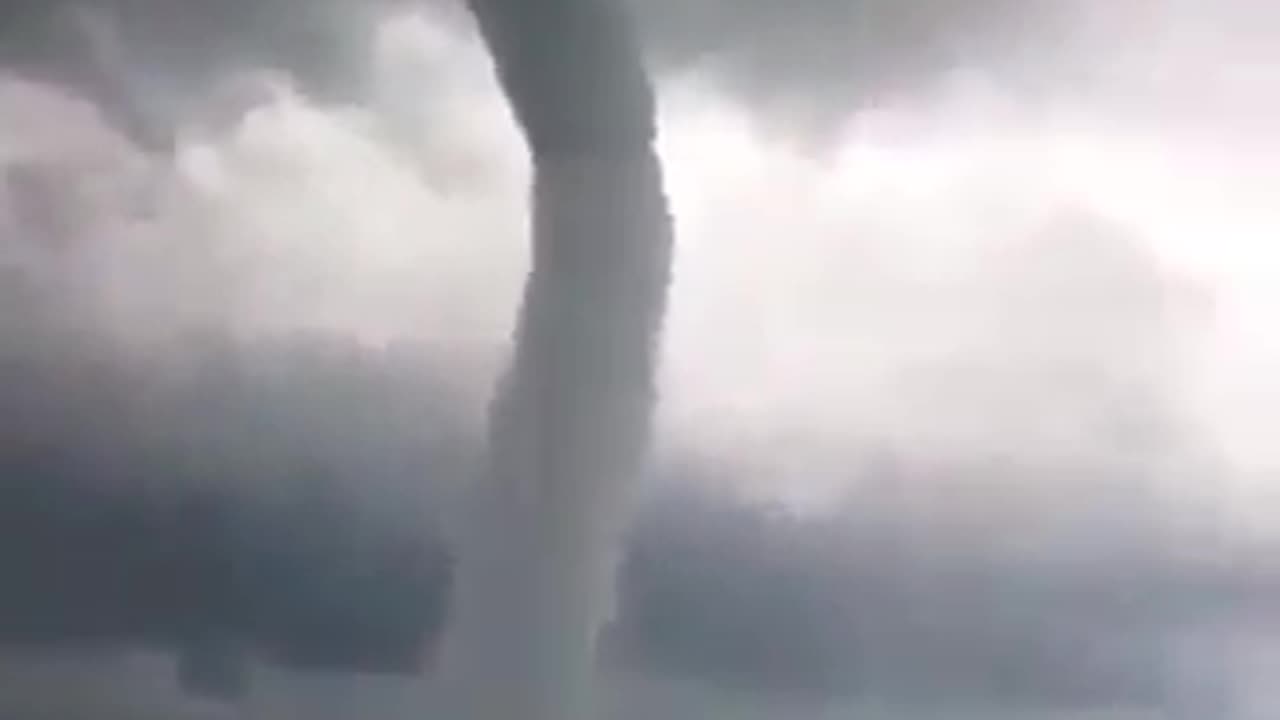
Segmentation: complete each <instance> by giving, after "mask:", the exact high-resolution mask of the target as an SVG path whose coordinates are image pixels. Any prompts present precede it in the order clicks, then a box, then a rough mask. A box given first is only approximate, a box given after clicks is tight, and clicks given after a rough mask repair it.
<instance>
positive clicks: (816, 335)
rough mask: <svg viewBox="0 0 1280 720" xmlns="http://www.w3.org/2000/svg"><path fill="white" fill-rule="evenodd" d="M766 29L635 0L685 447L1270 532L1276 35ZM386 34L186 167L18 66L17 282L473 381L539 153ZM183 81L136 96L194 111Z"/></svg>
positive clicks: (826, 475) (433, 19)
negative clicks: (1075, 495)
mask: <svg viewBox="0 0 1280 720" xmlns="http://www.w3.org/2000/svg"><path fill="white" fill-rule="evenodd" d="M639 1H640V0H637V2H639ZM10 5H11V6H12V5H13V4H10ZM333 5H335V6H340V5H339V4H337V3H334V4H333ZM782 6H783V4H782V3H770V2H764V1H760V0H756V1H753V2H743V3H728V2H723V1H719V0H699V1H698V2H692V1H690V2H679V1H678V0H663V1H662V2H658V1H656V0H655V1H654V2H651V3H650V2H646V3H644V4H643V6H637V7H638V9H637V15H638V17H639V20H640V22H641V26H642V28H643V29H644V32H645V36H646V38H648V43H649V46H648V47H649V49H650V51H651V60H652V63H653V67H655V68H656V69H657V70H658V71H659V74H660V90H661V101H662V133H663V134H662V139H661V152H662V155H663V159H664V161H665V163H666V170H667V173H668V177H667V182H668V186H669V189H670V192H671V196H672V201H673V203H674V207H675V213H676V222H677V228H678V240H677V242H678V253H677V267H676V284H675V286H674V295H673V298H672V303H671V322H670V326H669V334H668V338H667V341H666V347H665V351H664V358H665V365H664V370H663V394H662V408H661V422H662V443H663V446H664V448H677V449H679V450H680V451H684V452H692V453H695V454H697V455H700V456H705V457H711V458H716V459H720V460H723V461H724V462H726V463H728V464H732V465H734V466H736V467H740V468H741V469H742V470H743V471H742V472H738V473H732V474H730V477H731V478H732V480H729V481H728V482H733V483H736V484H737V485H738V486H739V487H740V488H741V489H745V490H748V491H750V492H752V493H755V494H758V495H763V496H765V497H769V498H783V499H785V500H786V501H787V502H789V503H794V504H795V505H796V506H797V507H802V508H805V509H807V510H817V511H822V510H824V509H829V508H830V507H832V506H833V503H834V502H835V501H836V500H837V499H838V498H840V497H841V495H842V493H843V492H844V491H846V490H847V486H848V484H849V482H851V477H852V476H853V473H851V472H850V471H849V470H848V464H849V463H850V462H852V461H853V459H854V458H861V457H862V455H863V453H864V451H866V450H867V449H870V448H876V447H883V446H890V447H894V448H898V449H908V450H910V452H912V453H914V454H918V455H920V456H924V457H936V458H944V459H950V458H956V457H972V456H981V457H990V456H997V457H1003V458H1006V459H1012V460H1015V461H1017V462H1020V463H1027V464H1029V465H1031V466H1036V465H1037V464H1044V465H1052V464H1054V463H1060V462H1062V461H1063V460H1064V459H1069V460H1070V461H1071V462H1072V463H1079V464H1081V465H1083V466H1086V467H1116V466H1122V467H1131V465H1130V464H1131V463H1136V464H1138V465H1140V466H1142V467H1143V468H1145V469H1148V470H1151V471H1152V472H1151V473H1150V474H1151V475H1153V476H1154V477H1156V478H1157V479H1156V481H1155V482H1156V483H1157V484H1158V486H1159V487H1158V489H1159V491H1160V493H1161V495H1162V497H1163V496H1168V498H1167V499H1169V501H1170V502H1171V503H1173V504H1174V505H1180V504H1185V505H1186V506H1187V507H1190V508H1192V509H1204V508H1205V507H1206V504H1215V505H1216V504H1217V503H1221V502H1223V501H1225V502H1226V503H1227V509H1228V517H1229V518H1230V521H1229V525H1230V527H1231V528H1232V529H1233V530H1234V531H1236V532H1238V533H1239V534H1240V535H1241V536H1243V537H1256V536H1259V535H1262V536H1268V537H1275V536H1276V535H1277V534H1280V524H1277V523H1276V522H1275V521H1274V519H1273V518H1274V517H1276V512H1277V511H1280V474H1278V473H1280V453H1277V451H1276V450H1275V447H1274V444H1273V443H1272V442H1271V437H1270V433H1269V431H1270V429H1271V428H1272V427H1274V426H1275V424H1276V423H1277V422H1280V410H1278V408H1280V379H1277V374H1276V373H1275V372H1274V371H1273V370H1272V368H1274V367H1277V363H1280V334H1276V333H1275V332H1274V331H1273V330H1272V327H1273V318H1272V316H1273V315H1274V314H1275V313H1277V312H1280V290H1277V288H1276V286H1275V284H1274V278H1275V277H1277V273H1280V246H1276V244H1275V238H1276V237H1277V236H1278V235H1280V202H1278V201H1277V200H1278V199H1280V142H1278V141H1277V140H1276V139H1275V137H1274V136H1273V135H1272V134H1271V128H1273V127H1275V126H1276V123H1277V122H1280V100H1278V98H1280V50H1277V48H1280V44H1277V42H1276V40H1277V39H1280V38H1278V36H1280V26H1278V25H1277V23H1280V17H1277V11H1275V10H1272V9H1270V8H1268V7H1267V4H1266V3H1264V2H1260V1H1259V2H1249V1H1248V0H1235V1H1227V2H1220V3H1215V4H1214V5H1213V6H1212V7H1210V6H1209V5H1207V4H1205V3H1197V2H1193V1H1192V0H1152V1H1150V2H1145V3H1132V4H1130V5H1129V6H1126V7H1124V8H1118V6H1117V5H1116V4H1114V3H1105V2H1101V1H1100V0H1099V1H1098V2H1094V1H1092V0H1079V1H1078V2H1067V1H1066V0H1037V2H1034V3H1013V2H1001V1H1000V0H980V1H978V2H973V3H968V4H965V3H958V2H956V3H951V2H941V1H939V2H932V3H931V2H928V1H927V0H914V1H913V2H911V3H906V2H896V3H895V2H893V1H892V0H865V2H860V3H851V2H832V1H821V0H805V1H803V2H801V1H799V0H796V1H794V2H788V3H785V6H786V10H785V11H782V10H780V9H779V8H781V7H782ZM904 6H910V7H909V9H904ZM917 6H918V7H917ZM962 6H963V7H962ZM273 7H274V6H273ZM280 7H282V8H286V9H291V12H300V11H299V10H297V8H293V6H292V5H290V4H289V3H288V2H285V1H284V0H282V4H281V5H280ZM326 7H327V5H326ZM6 12H8V10H6ZM282 17H292V16H291V15H289V14H288V13H285V14H284V15H283V16H282ZM267 27H268V30H265V31H264V32H263V35H264V36H265V37H266V38H267V40H265V41H263V40H256V41H254V42H259V43H260V44H262V45H265V44H270V43H271V42H272V41H271V38H272V34H271V33H272V32H273V31H272V30H270V28H274V27H276V26H272V25H269V24H268V25H267ZM279 27H282V28H290V27H292V26H291V25H290V24H289V22H288V21H285V22H283V23H281V24H280V25H279ZM353 27H354V25H353ZM371 27H373V28H374V32H373V34H372V36H371V37H372V41H371V42H370V43H369V46H368V47H367V48H366V50H367V53H366V54H364V55H359V57H362V58H367V62H368V67H367V68H366V70H367V72H365V73H364V74H363V75H361V77H362V78H363V79H362V81H361V83H360V85H359V89H358V91H357V90H352V91H350V92H348V93H347V94H345V95H343V94H338V95H337V97H338V99H337V100H334V99H333V98H334V97H335V95H334V94H333V93H327V94H326V95H325V96H324V97H323V98H320V99H317V98H316V97H315V96H316V93H314V92H313V88H314V87H316V86H317V85H319V84H322V83H320V82H319V81H314V80H309V79H308V78H309V76H310V75H315V74H317V73H318V71H317V72H312V71H313V70H315V67H314V66H315V62H314V61H312V60H309V59H307V57H306V56H305V55H301V56H300V55H298V54H296V53H294V54H290V53H287V52H284V51H281V52H282V53H283V55H282V57H284V59H283V60H280V61H279V62H282V63H285V64H286V67H284V68H277V69H271V70H270V71H268V72H259V71H260V70H263V69H262V68H255V67H254V65H255V64H261V63H260V62H257V61H254V62H244V63H242V64H243V65H244V66H245V69H246V70H253V71H254V72H245V73H242V74H236V75H231V74H227V75H224V76H220V77H219V78H218V83H219V85H220V86H221V88H222V89H221V90H220V91H219V93H216V94H213V95H212V96H211V97H206V98H204V99H202V101H201V103H200V104H199V105H198V106H195V107H194V109H190V110H188V111H187V112H186V113H185V114H184V115H183V116H184V117H186V118H189V120H188V121H185V122H183V123H182V124H181V126H180V132H179V138H180V141H179V144H178V150H177V153H176V159H175V162H174V163H173V164H172V165H169V164H167V163H165V162H162V161H159V160H157V159H156V158H154V157H152V156H149V155H148V154H146V153H145V152H143V151H142V150H141V149H139V148H137V147H136V146H133V145H131V143H130V142H129V140H127V139H126V138H124V137H122V136H121V135H120V134H119V133H118V132H117V131H116V130H115V129H113V128H112V127H111V126H110V125H109V124H107V123H104V122H102V120H101V118H100V117H98V116H96V115H95V113H94V112H93V111H92V110H91V109H90V108H89V107H88V106H87V105H86V104H85V103H84V101H83V100H82V99H78V98H76V97H75V96H74V94H73V93H68V92H66V91H65V90H63V89H59V88H57V87H55V86H53V85H51V84H48V83H45V82H43V81H38V80H32V79H30V78H29V77H20V76H18V75H16V74H5V75H2V76H0V167H3V168H4V171H5V176H4V177H5V185H4V192H0V265H3V266H14V267H21V268H22V272H23V273H25V274H27V275H29V276H31V277H34V278H36V280H35V283H36V284H37V285H40V286H43V287H44V288H45V289H46V290H47V291H48V292H47V293H43V294H44V297H45V298H46V299H45V300H43V301H40V303H39V304H40V306H41V307H47V306H48V305H49V304H52V305H55V306H57V309H58V311H59V312H64V313H66V314H68V315H71V316H75V317H79V318H82V319H85V318H87V323H88V324H90V325H93V326H96V327H98V328H99V329H105V330H107V331H108V332H109V334H112V335H115V336H118V337H120V338H123V339H124V341H125V343H126V344H128V345H131V346H134V347H138V348H148V349H154V348H156V347H159V345H161V344H163V343H164V342H166V341H167V340H168V339H170V337H171V336H172V335H173V334H175V333H176V332H177V331H178V330H180V329H181V328H184V327H189V326H191V325H194V324H200V323H207V322H215V323H225V324H227V325H230V326H231V327H234V328H236V329H238V330H243V331H245V332H251V333H262V332H274V331H279V330H286V329H296V328H317V327H319V328H325V329H327V330H330V331H333V332H336V333H340V334H342V335H344V336H345V335H351V336H355V337H358V338H360V339H362V340H363V341H365V342H368V343H371V344H378V343H383V342H386V341H388V340H389V339H393V338H397V337H415V338H421V339H426V340H428V341H431V342H433V343H438V344H439V347H441V348H447V349H446V350H442V354H443V355H445V356H447V357H448V358H449V360H448V361H446V362H451V363H452V366H453V368H454V370H453V372H455V373H458V374H459V376H460V377H463V378H465V379H466V380H467V381H468V382H469V383H470V384H471V385H472V386H473V387H474V389H475V392H476V393H483V392H485V390H484V388H486V387H487V385H488V383H489V382H490V381H491V379H492V374H491V373H492V370H493V369H494V367H495V366H496V360H497V358H498V357H499V356H500V350H501V348H502V345H503V342H504V338H505V336H506V333H507V331H508V329H509V325H510V322H511V320H512V317H513V313H514V307H515V303H516V301H517V298H518V290H519V286H520V282H521V279H522V276H523V269H524V262H525V258H526V250H525V247H524V243H525V237H524V232H523V229H524V228H523V226H524V222H523V220H522V217H523V216H522V208H523V200H524V192H525V182H526V179H527V166H526V162H525V160H524V155H523V150H522V147H521V145H520V143H519V139H518V137H517V136H516V134H515V131H514V128H513V127H512V125H511V123H510V121H509V119H508V117H507V115H506V111H505V109H504V104H503V101H502V98H501V97H500V96H499V95H498V93H497V90H496V88H495V86H494V84H493V82H492V79H491V78H490V76H489V74H488V73H489V70H488V63H487V60H486V58H485V56H484V54H483V52H482V50H481V48H480V47H479V46H478V44H477V43H476V41H475V38H474V37H473V36H472V34H471V32H470V29H469V25H468V23H467V22H466V21H465V19H464V18H461V17H460V16H459V15H458V14H457V13H456V12H452V11H450V10H448V9H446V10H440V11H435V12H433V13H432V14H418V13H408V14H396V15H394V16H392V17H391V18H389V19H388V20H386V21H385V22H380V23H376V24H374V25H372V26H371ZM286 34H287V33H286ZM851 38H852V39H851ZM246 43H247V44H248V45H252V42H248V41H246ZM212 45H213V46H216V47H215V49H211V50H208V51H207V52H206V54H205V55H203V56H200V57H220V56H224V55H225V56H230V57H236V53H238V52H240V49H239V46H238V45H235V44H234V43H228V44H227V45H226V46H223V45H220V44H219V43H217V42H213V43H212ZM233 46H234V47H235V49H234V50H228V49H226V48H229V47H233ZM255 47H256V46H255ZM288 47H292V46H288ZM343 47H346V46H343ZM140 52H142V51H140ZM154 52H155V53H157V54H156V55H155V57H169V56H170V55H172V54H175V53H176V54H177V55H182V54H183V51H182V49H181V47H180V44H178V43H174V44H173V46H168V45H166V46H164V47H161V48H160V49H157V50H154ZM192 55H193V56H198V55H199V54H198V53H195V52H194V51H193V52H192ZM246 57H247V55H246ZM255 57H257V56H255ZM299 57H301V58H302V59H299ZM361 62H363V61H361ZM175 67H180V66H175ZM299 68H301V69H303V70H306V71H307V72H303V73H301V79H300V80H297V81H295V80H296V79H295V78H291V77H290V75H289V71H290V70H297V69H299ZM162 70H163V68H162V67H154V68H149V69H147V70H146V72H142V73H141V74H128V75H127V77H129V78H130V79H131V81H132V82H133V83H134V84H135V86H136V87H137V88H139V91H138V92H139V93H140V94H141V95H142V96H143V97H147V98H152V97H154V98H160V99H161V100H163V102H161V100H157V101H156V104H159V105H164V104H165V103H173V102H175V100H174V99H173V98H174V97H177V96H181V95H182V93H180V92H177V91H175V90H174V86H175V85H177V86H181V85H182V83H181V82H175V80H174V78H172V77H164V72H163V71H162ZM122 72H126V73H132V72H133V71H131V70H127V69H126V70H124V71H122ZM173 72H174V73H175V74H176V75H177V77H178V78H179V79H181V78H183V77H187V76H186V75H183V74H182V73H184V72H186V71H185V70H182V69H175V70H174V71H173ZM227 72H228V73H231V71H230V70H228V71H227ZM356 74H357V75H360V73H356ZM338 75H340V76H343V77H345V75H343V74H342V73H339V74H338ZM325 77H326V78H329V77H330V75H325ZM203 82H205V80H204V79H203V78H201V79H200V80H199V83H203ZM335 82H336V81H335ZM199 83H196V82H195V81H193V85H198V86H199V87H204V86H203V85H199ZM326 87H328V86H326ZM245 98H248V100H246V99H245ZM246 105H247V106H248V107H249V108H250V110H249V112H248V113H247V114H244V115H243V116H240V115H236V114H234V113H231V112H230V111H229V110H228V109H227V108H229V107H245V106H246ZM49 298H56V300H49ZM19 314H21V311H18V310H14V311H12V313H11V314H10V315H9V316H8V317H9V318H10V319H11V318H13V317H15V316H17V315H19ZM1134 428H1136V430H1135V429H1134ZM1131 432H1132V433H1136V435H1134V436H1136V437H1139V438H1141V437H1147V436H1144V435H1143V433H1144V432H1147V433H1148V436H1149V435H1150V434H1152V433H1154V435H1155V436H1157V440H1154V441H1152V442H1154V443H1156V445H1155V446H1154V447H1153V446H1146V448H1145V450H1138V451H1135V450H1134V447H1139V448H1142V447H1143V446H1142V442H1143V441H1142V440H1140V439H1139V440H1132V437H1131V435H1128V434H1126V433H1131ZM941 461H942V460H939V462H941ZM1170 468H1172V469H1173V470H1172V471H1171V470H1170ZM1188 477H1190V478H1192V479H1190V480H1188V479H1187V478H1188ZM1206 477H1210V478H1212V480H1210V481H1206V480H1205V479H1204V478H1206ZM1037 482H1045V483H1052V482H1061V481H1055V480H1037ZM979 490H980V489H978V488H974V489H973V492H974V493H976V494H979V495H981V494H982V493H985V492H988V490H985V489H983V490H981V491H980V492H979ZM939 492H940V491H939ZM992 492H996V493H997V494H998V493H999V492H1001V491H999V490H995V491H992ZM983 497H988V496H986V495H983ZM1027 497H1033V500H1028V501H1027V502H1033V501H1034V502H1038V503H1041V505H1043V507H1039V508H1038V510H1039V511H1041V512H1043V513H1046V514H1047V513H1050V511H1051V508H1052V507H1053V503H1054V500H1053V497H1054V495H1053V493H1052V492H1048V493H1040V494H1037V493H1029V494H1027ZM1034 498H1039V499H1034Z"/></svg>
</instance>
